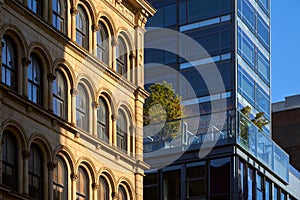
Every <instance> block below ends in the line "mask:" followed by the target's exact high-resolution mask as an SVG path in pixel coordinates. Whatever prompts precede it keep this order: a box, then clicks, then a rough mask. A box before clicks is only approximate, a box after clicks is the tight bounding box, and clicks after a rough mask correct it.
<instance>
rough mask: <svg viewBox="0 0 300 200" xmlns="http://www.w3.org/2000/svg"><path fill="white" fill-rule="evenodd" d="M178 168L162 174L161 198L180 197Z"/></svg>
mask: <svg viewBox="0 0 300 200" xmlns="http://www.w3.org/2000/svg"><path fill="white" fill-rule="evenodd" d="M180 182H181V178H180V170H174V171H169V172H164V174H163V199H172V200H179V199H180Z"/></svg>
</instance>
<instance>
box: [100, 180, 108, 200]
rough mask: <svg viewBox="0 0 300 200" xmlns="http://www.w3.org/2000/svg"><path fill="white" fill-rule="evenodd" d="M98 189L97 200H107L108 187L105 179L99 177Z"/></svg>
mask: <svg viewBox="0 0 300 200" xmlns="http://www.w3.org/2000/svg"><path fill="white" fill-rule="evenodd" d="M99 182H100V187H99V189H98V199H101V200H109V199H110V198H109V196H110V195H109V194H110V193H109V186H108V183H107V181H106V179H105V178H103V177H100V180H99Z"/></svg>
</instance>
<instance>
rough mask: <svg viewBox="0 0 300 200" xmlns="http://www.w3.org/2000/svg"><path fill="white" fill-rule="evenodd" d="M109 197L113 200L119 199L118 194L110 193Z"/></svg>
mask: <svg viewBox="0 0 300 200" xmlns="http://www.w3.org/2000/svg"><path fill="white" fill-rule="evenodd" d="M111 197H112V198H113V199H114V200H116V199H118V197H119V195H118V192H112V193H111Z"/></svg>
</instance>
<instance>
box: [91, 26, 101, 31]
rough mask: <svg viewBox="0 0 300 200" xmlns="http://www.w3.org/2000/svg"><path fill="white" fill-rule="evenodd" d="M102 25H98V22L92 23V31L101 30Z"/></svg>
mask: <svg viewBox="0 0 300 200" xmlns="http://www.w3.org/2000/svg"><path fill="white" fill-rule="evenodd" d="M99 29H100V27H99V26H98V24H93V25H92V31H93V32H96V31H99Z"/></svg>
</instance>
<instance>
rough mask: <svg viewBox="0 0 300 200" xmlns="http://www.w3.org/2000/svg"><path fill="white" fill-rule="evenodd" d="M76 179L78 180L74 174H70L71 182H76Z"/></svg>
mask: <svg viewBox="0 0 300 200" xmlns="http://www.w3.org/2000/svg"><path fill="white" fill-rule="evenodd" d="M77 179H78V175H77V174H76V173H72V174H71V180H72V181H77Z"/></svg>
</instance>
